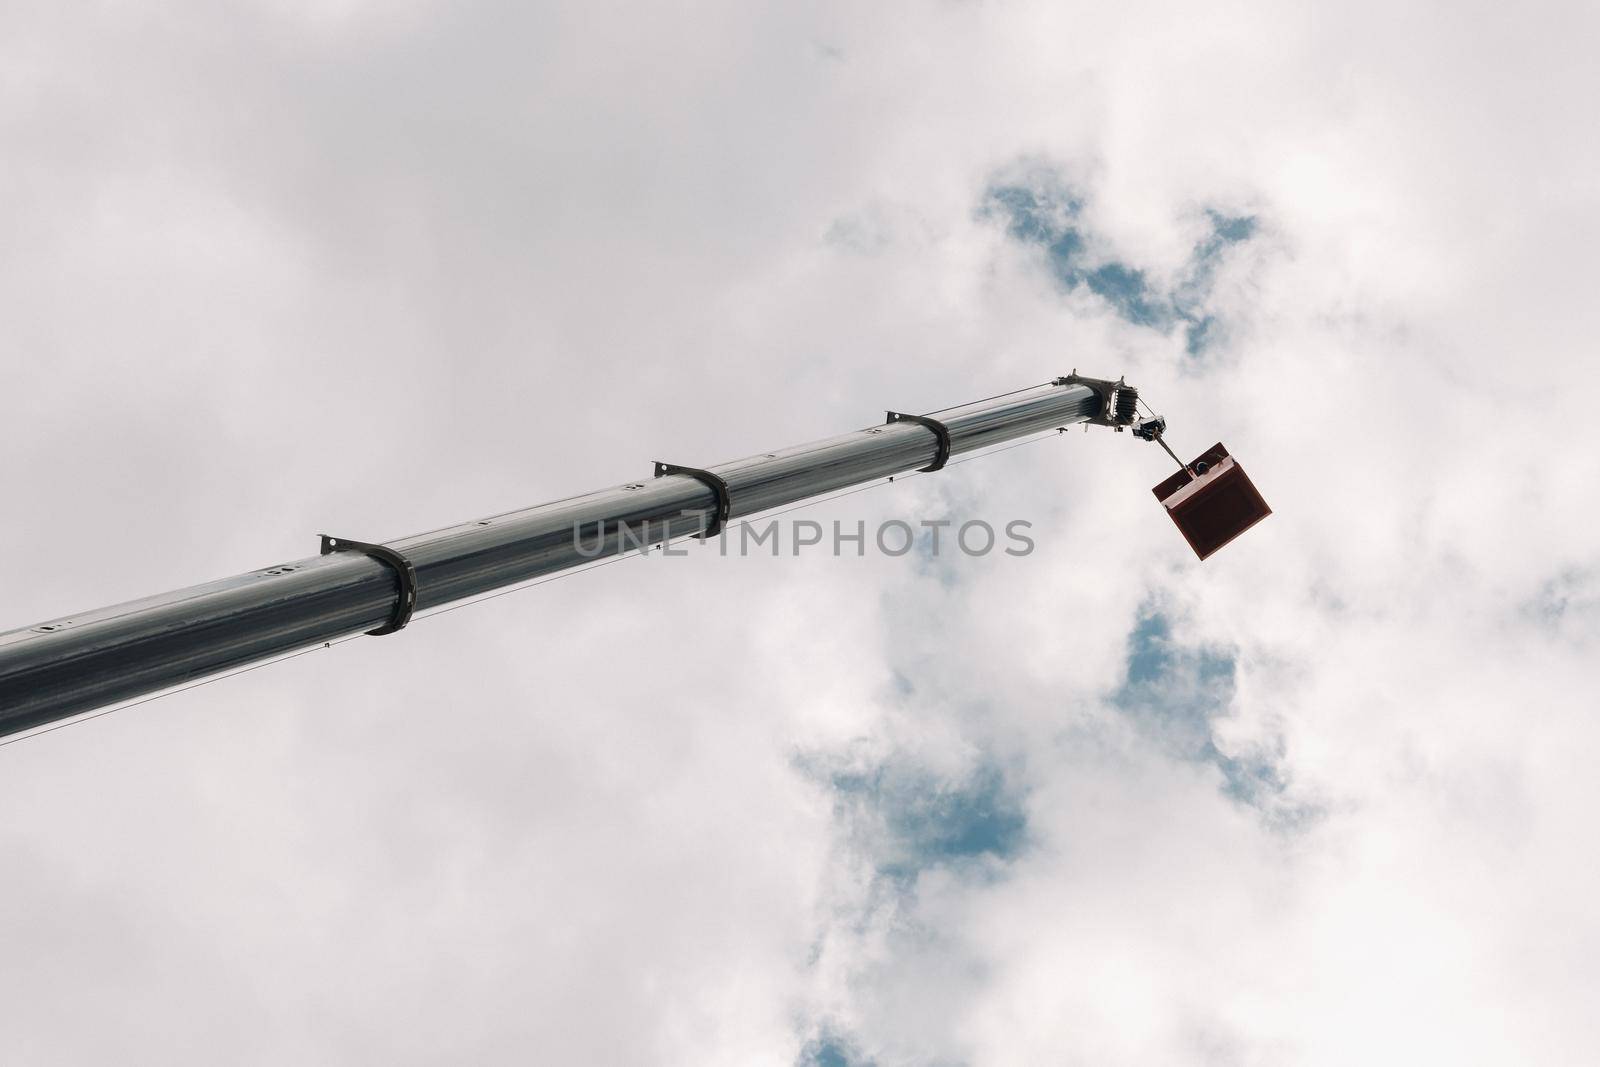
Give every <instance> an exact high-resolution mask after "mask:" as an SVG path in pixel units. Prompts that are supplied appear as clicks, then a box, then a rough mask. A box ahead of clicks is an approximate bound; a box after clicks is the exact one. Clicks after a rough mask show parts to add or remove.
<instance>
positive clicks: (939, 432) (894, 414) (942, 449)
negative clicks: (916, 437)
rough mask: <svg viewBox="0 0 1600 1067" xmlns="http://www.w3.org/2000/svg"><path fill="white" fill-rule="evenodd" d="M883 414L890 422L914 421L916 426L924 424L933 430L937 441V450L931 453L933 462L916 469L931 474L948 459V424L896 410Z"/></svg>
mask: <svg viewBox="0 0 1600 1067" xmlns="http://www.w3.org/2000/svg"><path fill="white" fill-rule="evenodd" d="M885 414H886V415H888V416H889V419H888V421H889V422H891V423H893V422H914V423H916V424H917V425H918V426H925V427H927V428H928V429H930V430H932V431H933V436H934V437H935V438H936V439H937V440H938V442H939V448H938V451H936V452H935V453H934V454H933V462H932V463H930V464H928V465H927V466H926V467H919V468H917V469H918V470H920V471H923V472H924V473H928V474H931V473H933V472H934V471H936V470H939V469H940V468H942V467H943V466H944V465H945V463H947V462H948V461H949V459H950V428H949V427H948V426H946V425H945V424H944V423H942V422H940V421H939V420H938V419H930V418H928V416H926V415H903V414H901V413H900V412H898V411H889V412H885Z"/></svg>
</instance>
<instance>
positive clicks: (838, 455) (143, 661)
mask: <svg viewBox="0 0 1600 1067" xmlns="http://www.w3.org/2000/svg"><path fill="white" fill-rule="evenodd" d="M1101 406H1102V398H1101V395H1100V394H1099V393H1097V392H1096V391H1095V390H1093V389H1090V388H1087V387H1085V386H1082V385H1075V384H1053V385H1042V386H1038V387H1036V388H1032V389H1024V390H1020V391H1018V392H1015V393H1009V394H1006V395H1004V396H1000V397H995V398H992V399H989V400H983V401H978V402H976V403H972V404H965V405H962V406H961V407H956V408H949V409H947V410H944V411H936V412H931V413H930V415H931V417H933V418H935V419H937V420H939V421H940V422H942V423H944V424H945V426H946V427H947V428H948V430H949V433H950V442H951V446H950V450H951V454H952V455H959V454H961V453H965V452H972V451H975V450H978V449H983V448H987V447H989V446H991V445H996V444H1000V443H1002V442H1005V441H1010V440H1014V439H1016V438H1018V437H1024V436H1026V435H1028V434H1031V433H1035V432H1038V431H1040V430H1048V429H1051V428H1053V427H1056V426H1064V425H1068V424H1070V423H1074V422H1082V421H1085V420H1087V419H1090V418H1093V417H1095V416H1097V415H1099V414H1100V410H1101ZM936 445H937V441H936V436H935V434H934V432H933V431H932V430H930V429H928V428H927V427H925V426H921V425H918V424H915V423H895V424H891V425H883V426H873V427H869V428H867V429H865V430H858V431H856V432H854V433H847V434H840V435H839V436H837V437H829V438H826V439H824V440H821V441H813V442H811V443H810V444H805V445H797V446H795V447H793V448H786V449H783V450H781V451H777V452H770V453H763V454H761V455H757V456H751V457H748V458H745V459H740V460H735V461H733V462H731V463H724V464H721V465H718V466H714V467H710V468H707V469H709V470H710V471H712V472H713V473H715V474H717V475H719V476H720V477H721V478H723V479H724V480H725V481H726V482H727V484H728V487H729V490H730V492H731V496H732V512H731V515H732V518H734V519H738V518H741V517H748V516H750V515H753V514H757V513H760V512H762V511H768V510H770V509H772V508H776V507H781V506H784V505H787V504H792V503H795V502H797V501H801V500H805V499H807V498H809V497H813V496H818V495H821V494H824V493H829V492H834V491H836V490H839V489H844V488H848V487H850V486H854V485H860V484H862V483H864V482H870V481H874V480H877V479H879V478H886V477H888V476H890V475H894V474H900V473H903V472H905V471H911V470H915V469H917V468H918V467H922V466H926V465H927V464H928V463H930V462H931V461H932V460H933V457H934V454H935V451H936ZM638 462H639V465H640V466H641V467H643V466H645V465H646V464H645V462H644V460H642V459H641V460H640V461H638ZM715 502H716V497H715V494H714V493H713V491H712V490H711V489H710V488H709V487H707V486H706V485H704V484H702V483H701V482H699V481H696V480H694V479H693V478H691V477H688V476H685V475H667V476H665V477H661V478H646V479H641V480H639V481H637V482H629V483H625V484H623V485H619V486H613V487H611V488H609V489H601V490H599V491H597V492H593V493H587V494H584V495H582V496H576V497H569V498H568V499H566V500H558V501H555V502H553V503H549V504H541V505H538V506H537V507H531V508H526V509H523V510H520V511H513V512H507V513H505V514H503V515H494V516H491V517H489V518H486V519H477V520H473V521H471V522H466V523H462V524H461V525H459V526H452V527H448V528H446V529H443V530H435V531H432V532H430V533H426V534H419V535H417V536H414V537H407V538H402V539H400V540H396V541H389V542H385V543H386V544H387V545H388V546H389V547H390V548H393V549H395V550H397V551H399V552H400V553H402V554H403V555H405V556H406V557H407V558H408V559H410V560H411V562H412V564H413V565H414V566H415V568H416V575H417V605H416V608H417V610H418V611H426V610H427V609H429V608H436V607H438V606H440V605H442V604H448V603H450V602H452V601H457V600H461V599H463V598H466V597H471V596H476V595H478V594H480V593H485V592H488V591H490V590H493V589H498V588H502V587H504V586H508V585H514V584H516V583H517V582H522V581H526V580H528V579H530V578H536V577H538V576H540V575H544V574H550V573H553V572H555V571H560V570H565V569H568V568H572V567H576V566H580V565H582V564H585V563H589V562H592V561H593V560H595V559H599V558H603V557H605V556H611V555H615V554H617V553H618V552H621V551H627V550H629V549H630V548H632V547H633V546H634V543H635V542H634V540H632V539H628V540H625V539H624V536H623V534H622V532H621V531H620V530H619V528H618V527H619V524H627V525H628V526H629V527H631V528H632V529H633V530H635V531H637V530H639V529H640V528H641V527H642V526H643V525H644V524H648V531H649V532H648V535H647V536H648V539H649V540H650V541H659V540H661V539H662V538H663V537H679V536H683V535H686V534H691V533H694V532H696V531H698V530H699V529H700V528H701V520H700V519H699V518H698V517H697V516H696V515H694V514H684V513H685V511H691V512H694V511H706V510H709V509H710V508H712V507H713V506H714V505H715ZM602 520H603V521H604V523H605V526H606V530H607V533H606V538H605V540H604V542H598V541H597V538H596V534H595V530H596V527H597V524H598V523H600V522H601V521H602ZM575 525H576V527H577V528H578V530H579V532H580V538H579V541H578V543H577V544H575V542H574V527H575ZM307 536H308V538H309V537H310V535H309V534H308V535H307ZM578 544H581V545H582V547H583V549H584V551H583V552H580V551H579V548H578ZM398 596H399V580H398V578H397V577H396V575H395V572H394V571H393V570H392V569H390V568H389V567H388V566H386V565H385V564H383V563H380V562H378V561H377V560H375V559H372V558H371V557H369V556H363V555H359V554H356V553H353V552H352V553H335V554H332V555H327V556H311V557H309V558H306V559H299V560H294V561H292V562H289V563H280V564H275V565H273V566H270V567H263V568H260V569H258V570H254V571H250V572H248V573H245V574H240V575H237V576H235V577H232V578H223V579H221V580H219V581H215V582H209V583H207V584H205V585H198V586H193V587H191V588H189V589H183V590H179V591H177V592H173V593H166V594H163V595H161V596H155V597H149V598H146V599H144V600H137V601H133V602H131V603H127V604H120V605H117V606H115V607H109V608H101V609H99V610H97V611H90V612H84V613H81V614H77V615H70V616H65V617H63V618H60V619H56V620H54V621H52V622H49V623H41V624H38V625H36V626H32V627H28V628H25V629H20V630H12V631H9V632H7V633H0V735H4V734H12V733H16V732H18V731H21V730H27V729H30V728H32V727H35V726H40V725H43V724H45V723H49V722H53V721H55V720H57V719H62V718H66V717H68V716H71V715H75V714H77V713H79V712H83V711H88V710H90V709H93V708H97V707H102V706H104V705H107V704H112V703H116V702H118V701H121V700H127V699H129V698H132V697H137V696H140V695H142V694H145V693H150V692H154V691H155V690H158V689H165V688H168V687H170V686H174V685H180V684H183V683H184V682H187V681H190V680H193V679H197V678H200V677H203V676H206V675H210V674H215V673H217V672H220V671H226V670H231V669H233V668H236V667H240V666H243V665H245V664H249V663H252V662H256V661H258V660H263V659H267V658H270V657H272V656H276V655H280V654H283V653H286V652H291V651H294V650H295V649H299V648H304V647H307V646H309V645H314V644H317V643H319V642H323V641H330V640H333V639H334V638H337V637H343V636H345V635H347V634H352V633H357V632H361V631H365V630H371V629H373V628H375V627H378V626H381V625H382V624H383V623H384V622H385V621H386V620H388V619H389V618H390V617H391V615H392V614H393V612H394V608H395V602H396V598H397V597H398Z"/></svg>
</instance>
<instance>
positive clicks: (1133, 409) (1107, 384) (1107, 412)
mask: <svg viewBox="0 0 1600 1067" xmlns="http://www.w3.org/2000/svg"><path fill="white" fill-rule="evenodd" d="M1051 384H1052V385H1086V386H1088V387H1089V388H1090V389H1093V390H1094V391H1095V392H1096V393H1099V394H1100V414H1098V415H1093V416H1090V417H1089V418H1088V419H1086V420H1084V421H1085V422H1088V423H1091V424H1093V425H1095V426H1109V427H1111V428H1112V429H1113V430H1116V431H1117V432H1118V433H1121V432H1122V431H1123V430H1125V429H1127V428H1128V427H1129V426H1131V425H1133V420H1134V419H1135V418H1137V417H1138V414H1139V409H1138V405H1139V390H1137V389H1135V388H1134V387H1133V386H1131V385H1129V384H1128V383H1127V382H1125V381H1123V380H1122V379H1121V378H1118V379H1117V380H1116V381H1111V380H1110V379H1109V378H1085V377H1084V376H1083V375H1081V374H1079V373H1078V372H1077V371H1076V370H1074V371H1073V372H1072V373H1071V374H1067V375H1064V376H1062V377H1060V378H1057V379H1056V380H1055V381H1054V382H1052V383H1051Z"/></svg>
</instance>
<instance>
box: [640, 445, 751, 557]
mask: <svg viewBox="0 0 1600 1067" xmlns="http://www.w3.org/2000/svg"><path fill="white" fill-rule="evenodd" d="M669 474H684V475H688V476H689V477H690V478H693V479H694V480H695V481H697V482H699V483H700V484H701V485H703V486H705V487H706V488H707V489H710V490H711V491H712V493H714V494H716V497H717V506H716V510H715V511H714V512H713V513H712V515H711V521H710V522H709V523H707V524H706V528H705V529H704V530H702V531H701V532H700V533H697V534H695V536H696V537H698V538H700V540H702V541H709V540H711V539H712V538H713V537H715V536H717V534H719V533H721V532H722V528H723V527H724V526H726V525H727V523H728V515H729V513H731V512H732V511H733V495H732V494H731V493H729V492H728V483H727V482H725V481H723V480H722V478H721V477H719V476H718V475H715V474H712V473H711V472H710V471H707V470H701V469H700V468H699V467H680V466H678V465H677V464H675V463H663V462H661V461H660V460H659V459H658V460H656V477H657V478H664V477H666V476H667V475H669Z"/></svg>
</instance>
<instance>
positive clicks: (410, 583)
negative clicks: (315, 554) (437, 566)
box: [322, 534, 417, 637]
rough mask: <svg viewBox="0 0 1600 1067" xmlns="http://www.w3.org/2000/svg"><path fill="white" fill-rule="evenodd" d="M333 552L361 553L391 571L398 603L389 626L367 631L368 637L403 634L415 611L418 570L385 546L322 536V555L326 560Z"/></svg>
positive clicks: (396, 602)
mask: <svg viewBox="0 0 1600 1067" xmlns="http://www.w3.org/2000/svg"><path fill="white" fill-rule="evenodd" d="M333 552H360V553H361V554H362V555H364V556H370V557H371V558H373V559H375V560H377V561H378V562H379V563H382V564H384V565H385V566H387V567H388V568H389V569H390V570H392V571H394V573H395V577H397V578H399V579H400V599H398V600H396V601H395V605H394V614H392V615H390V616H389V621H388V622H386V623H384V624H383V625H382V626H380V627H378V628H377V629H376V630H368V631H367V636H369V637H382V636H383V635H384V634H392V633H394V632H395V631H396V630H404V629H405V628H406V623H408V622H410V621H411V613H412V612H413V611H415V610H416V607H417V569H416V568H415V567H413V566H412V565H411V561H410V560H409V559H406V558H405V557H404V556H402V555H401V554H400V553H398V552H396V551H395V550H394V549H392V548H390V547H389V546H388V545H372V544H368V543H367V542H365V541H350V540H346V539H345V538H343V537H329V536H328V535H327V534H323V535H322V554H323V555H324V556H326V555H328V554H330V553H333Z"/></svg>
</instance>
